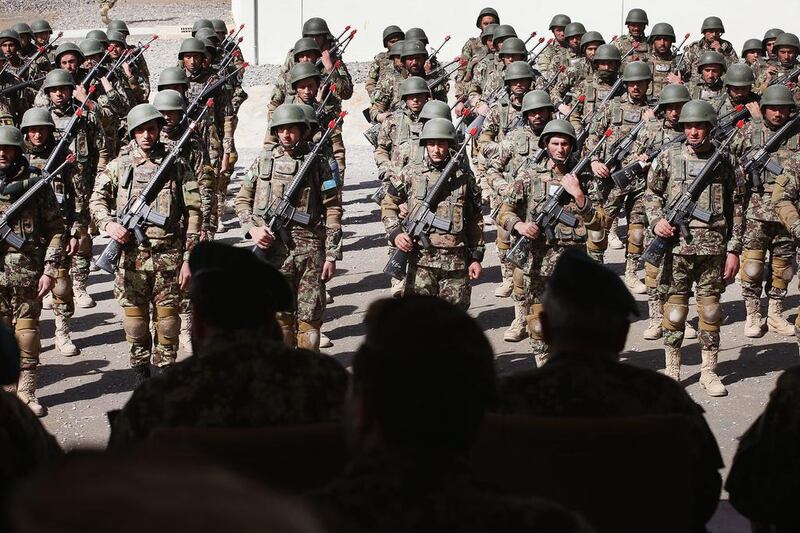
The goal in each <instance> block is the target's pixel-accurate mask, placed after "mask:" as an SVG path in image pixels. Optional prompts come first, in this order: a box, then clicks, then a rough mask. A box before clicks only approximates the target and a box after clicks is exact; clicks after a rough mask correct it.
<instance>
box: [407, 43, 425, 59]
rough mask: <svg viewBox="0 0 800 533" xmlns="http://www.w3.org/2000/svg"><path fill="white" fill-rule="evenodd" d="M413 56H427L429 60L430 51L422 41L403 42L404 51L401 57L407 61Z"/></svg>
mask: <svg viewBox="0 0 800 533" xmlns="http://www.w3.org/2000/svg"><path fill="white" fill-rule="evenodd" d="M411 56H425V59H427V58H428V49H427V48H426V47H425V43H423V42H422V41H409V40H408V39H406V40H405V41H403V49H402V50H401V51H400V57H401V58H403V59H405V58H406V57H411Z"/></svg>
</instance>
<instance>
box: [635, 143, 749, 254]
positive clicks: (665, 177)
mask: <svg viewBox="0 0 800 533" xmlns="http://www.w3.org/2000/svg"><path fill="white" fill-rule="evenodd" d="M713 154H714V149H709V150H706V151H704V152H703V153H697V152H695V150H694V149H693V148H691V147H690V146H688V145H686V144H675V145H672V146H671V147H670V148H669V149H667V150H665V151H664V152H662V153H661V154H660V155H659V156H658V157H656V159H655V160H654V161H653V164H652V165H651V167H650V171H649V173H648V175H647V192H645V196H644V204H645V210H646V211H647V220H649V221H650V231H651V232H652V231H653V229H654V228H655V226H656V224H657V223H658V221H659V220H661V219H662V218H663V217H664V214H665V211H666V210H667V208H668V207H669V206H670V205H671V203H672V202H673V201H674V200H675V198H676V197H678V196H679V195H680V194H682V193H683V191H684V190H685V189H686V187H687V186H688V185H689V183H691V182H692V180H693V179H694V177H695V176H697V175H698V174H699V173H700V172H701V171H702V169H703V167H704V166H705V164H706V161H707V160H708V159H709V158H710V157H711V156H712V155H713ZM711 174H712V176H711V179H710V180H709V182H708V186H707V187H706V188H705V189H704V190H703V192H702V193H701V194H700V197H699V198H698V199H697V205H698V207H700V208H702V209H705V210H706V211H709V212H711V221H710V222H709V223H708V224H707V223H705V222H702V221H700V220H696V219H691V220H690V221H689V224H688V225H689V231H690V234H691V235H690V237H691V239H690V240H686V239H685V238H684V237H683V236H679V238H678V239H676V240H675V244H674V246H673V247H672V249H671V251H672V253H673V254H677V255H724V254H725V253H726V251H727V252H733V253H735V254H739V253H740V252H741V250H742V236H743V233H744V216H743V207H742V204H743V191H742V186H741V184H740V183H737V181H736V177H735V174H734V167H733V162H732V158H731V156H730V153H726V154H725V155H724V157H723V158H722V160H721V161H720V163H719V165H717V167H716V168H715V169H714V170H713V171H712V173H711Z"/></svg>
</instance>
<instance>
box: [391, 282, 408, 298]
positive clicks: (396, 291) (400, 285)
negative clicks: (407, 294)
mask: <svg viewBox="0 0 800 533" xmlns="http://www.w3.org/2000/svg"><path fill="white" fill-rule="evenodd" d="M405 287H406V280H405V279H397V278H392V287H391V288H390V289H389V292H390V293H391V295H392V298H400V297H401V296H402V295H403V289H405Z"/></svg>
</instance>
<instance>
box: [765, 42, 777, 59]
mask: <svg viewBox="0 0 800 533" xmlns="http://www.w3.org/2000/svg"><path fill="white" fill-rule="evenodd" d="M774 48H775V39H767V40H766V41H765V42H764V50H766V52H767V55H768V56H771V55H772V50H773V49H774Z"/></svg>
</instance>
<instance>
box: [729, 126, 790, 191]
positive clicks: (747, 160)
mask: <svg viewBox="0 0 800 533" xmlns="http://www.w3.org/2000/svg"><path fill="white" fill-rule="evenodd" d="M798 124H800V114H797V115H795V116H794V117H793V118H791V119H789V120H788V121H787V122H786V124H784V125H783V126H781V129H779V130H778V131H776V132H775V135H773V136H772V138H771V139H770V140H768V141H767V142H765V143H764V144H762V145H761V146H757V147H755V148H753V149H752V150H750V151H749V152H748V153H747V154H745V156H744V157H743V158H742V166H743V167H744V172H745V174H746V175H748V176H750V180H751V182H752V184H753V187H754V188H755V189H759V188H761V185H762V180H761V175H762V174H763V173H764V171H765V170H766V171H767V172H769V173H770V174H774V175H776V176H777V175H778V174H782V173H783V166H782V165H781V164H780V163H778V162H777V161H775V160H774V159H772V158H771V157H770V155H771V154H773V153H775V152H776V151H777V150H778V148H780V147H781V144H783V142H784V141H785V140H787V139H788V138H790V137H792V136H793V135H796V134H797V130H798V128H797V126H798Z"/></svg>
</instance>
